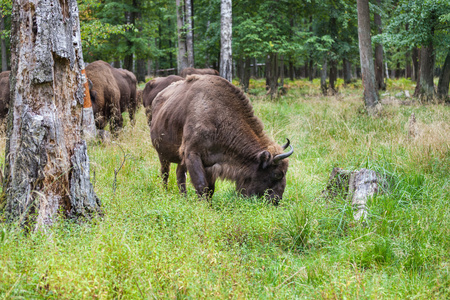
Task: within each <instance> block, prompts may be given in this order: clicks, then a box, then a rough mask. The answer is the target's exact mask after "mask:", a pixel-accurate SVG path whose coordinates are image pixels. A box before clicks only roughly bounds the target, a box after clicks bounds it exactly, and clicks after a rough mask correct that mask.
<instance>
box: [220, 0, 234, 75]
mask: <svg viewBox="0 0 450 300" xmlns="http://www.w3.org/2000/svg"><path fill="white" fill-rule="evenodd" d="M231 14H232V11H231V0H221V1H220V76H222V77H223V78H225V79H226V80H228V81H229V82H231V80H232V77H233V73H232V65H233V57H232V51H231V38H232V36H231V33H232V31H231V28H232V19H231Z"/></svg>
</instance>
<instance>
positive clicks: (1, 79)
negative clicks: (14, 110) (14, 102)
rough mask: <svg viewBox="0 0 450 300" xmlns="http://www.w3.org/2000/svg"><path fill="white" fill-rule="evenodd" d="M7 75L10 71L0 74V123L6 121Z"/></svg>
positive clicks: (7, 99)
mask: <svg viewBox="0 0 450 300" xmlns="http://www.w3.org/2000/svg"><path fill="white" fill-rule="evenodd" d="M9 73H11V72H10V71H4V72H1V73H0V123H3V121H4V120H5V119H6V116H7V115H8V108H9V99H10V93H9Z"/></svg>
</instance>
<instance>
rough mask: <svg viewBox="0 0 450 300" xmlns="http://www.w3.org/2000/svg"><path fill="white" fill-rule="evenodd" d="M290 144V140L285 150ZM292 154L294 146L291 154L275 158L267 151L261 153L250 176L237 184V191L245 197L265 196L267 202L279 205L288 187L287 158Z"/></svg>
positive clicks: (279, 155)
mask: <svg viewBox="0 0 450 300" xmlns="http://www.w3.org/2000/svg"><path fill="white" fill-rule="evenodd" d="M289 144H290V141H289V139H288V142H287V143H286V144H285V145H284V146H283V149H286V148H287V147H288V146H289ZM292 153H294V149H293V147H292V146H290V150H289V152H287V153H282V154H278V155H276V156H273V155H272V154H271V153H270V152H269V151H267V150H264V151H262V152H260V153H259V154H258V159H257V164H255V166H254V169H253V170H252V172H251V174H250V176H248V177H246V178H245V179H244V180H241V181H238V182H237V184H236V188H237V190H238V191H240V192H241V193H242V194H243V195H245V196H253V195H256V196H258V197H261V196H265V197H266V199H267V200H269V201H271V202H272V203H273V204H275V205H278V202H279V201H280V200H281V199H282V197H283V192H284V189H285V187H286V172H287V169H288V161H287V160H286V159H285V158H287V157H289V156H290V155H291V154H292Z"/></svg>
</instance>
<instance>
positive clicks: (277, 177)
mask: <svg viewBox="0 0 450 300" xmlns="http://www.w3.org/2000/svg"><path fill="white" fill-rule="evenodd" d="M283 176H284V174H283V172H280V171H278V172H273V173H272V178H273V180H281V179H283Z"/></svg>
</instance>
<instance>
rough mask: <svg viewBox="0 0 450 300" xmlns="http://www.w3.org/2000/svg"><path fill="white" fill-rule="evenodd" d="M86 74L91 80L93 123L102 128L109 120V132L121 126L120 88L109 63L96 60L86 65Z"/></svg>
mask: <svg viewBox="0 0 450 300" xmlns="http://www.w3.org/2000/svg"><path fill="white" fill-rule="evenodd" d="M86 76H87V77H88V78H89V80H90V81H91V82H92V88H91V89H90V91H89V93H90V96H91V100H92V108H93V110H94V117H95V125H96V126H97V128H98V129H103V128H105V126H106V123H107V122H108V121H109V122H110V130H111V132H115V131H116V129H117V128H121V127H122V126H123V119H122V115H121V109H120V89H119V86H118V85H117V81H116V78H115V77H114V74H113V67H111V65H110V64H108V63H106V62H104V61H101V60H97V61H94V62H92V63H90V64H89V65H87V66H86Z"/></svg>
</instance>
